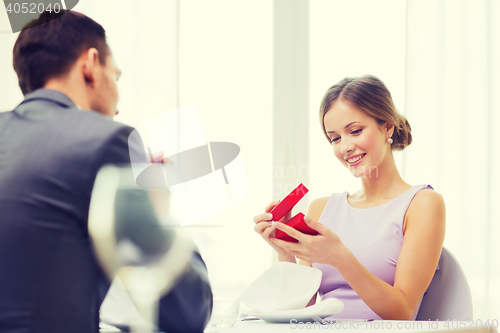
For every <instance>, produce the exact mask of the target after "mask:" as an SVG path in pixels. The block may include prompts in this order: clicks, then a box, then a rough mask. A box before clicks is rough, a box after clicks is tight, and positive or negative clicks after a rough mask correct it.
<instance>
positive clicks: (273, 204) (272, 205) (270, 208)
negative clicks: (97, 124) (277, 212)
mask: <svg viewBox="0 0 500 333" xmlns="http://www.w3.org/2000/svg"><path fill="white" fill-rule="evenodd" d="M279 202H280V200H275V201H273V202H271V203H270V204H269V205H267V206H266V209H265V212H266V213H269V212H270V211H271V210H273V208H274V207H276V205H277V204H278V203H279Z"/></svg>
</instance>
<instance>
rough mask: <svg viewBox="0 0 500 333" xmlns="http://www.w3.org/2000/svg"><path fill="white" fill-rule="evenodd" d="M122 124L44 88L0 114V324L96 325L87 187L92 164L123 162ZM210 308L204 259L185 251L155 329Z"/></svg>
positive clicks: (181, 326)
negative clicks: (184, 265)
mask: <svg viewBox="0 0 500 333" xmlns="http://www.w3.org/2000/svg"><path fill="white" fill-rule="evenodd" d="M132 131H133V128H131V127H129V126H126V125H123V124H120V123H117V122H114V121H112V120H111V119H109V118H106V117H104V116H102V115H100V114H98V113H95V112H89V111H81V110H79V109H78V108H77V107H76V106H75V104H74V103H73V102H72V101H71V100H70V99H69V98H68V97H67V96H66V95H64V94H63V93H61V92H58V91H53V90H47V89H39V90H37V91H35V92H33V93H31V94H29V95H27V96H26V98H25V100H24V101H23V102H22V103H21V104H20V105H19V106H18V107H17V108H16V109H14V110H13V111H11V112H5V113H0V332H36V333H44V332H50V333H54V332H73V333H78V332H82V333H89V332H97V331H98V326H99V307H100V304H101V302H102V300H103V297H104V295H105V292H106V291H107V288H109V280H108V279H107V278H106V277H105V276H104V274H103V271H102V270H101V268H100V267H99V265H98V263H97V261H96V258H95V257H94V254H93V251H92V248H91V243H90V240H89V234H88V231H87V219H88V210H89V202H90V195H91V191H92V187H93V184H94V180H95V177H96V174H97V172H98V170H99V168H100V167H101V166H103V165H104V164H107V163H120V164H123V163H130V157H129V142H128V141H129V134H130V133H131V132H132ZM132 144H133V148H132V149H134V150H135V151H136V152H137V153H138V154H144V152H143V150H142V144H141V143H140V142H135V143H132ZM134 145H135V146H134ZM144 156H145V154H144ZM211 307H212V292H211V289H210V285H209V283H208V277H207V271H206V266H205V264H204V262H203V260H202V259H201V257H200V255H199V254H198V253H194V254H193V258H192V261H191V267H190V269H189V270H188V272H187V273H186V274H185V275H184V276H183V277H182V279H180V282H178V284H177V285H176V286H175V287H174V289H173V290H172V291H171V292H170V293H168V294H167V295H166V296H164V297H162V299H161V300H160V317H159V324H160V327H161V329H163V330H165V331H168V332H201V331H203V328H204V327H205V325H206V322H207V321H208V318H209V316H210V312H211Z"/></svg>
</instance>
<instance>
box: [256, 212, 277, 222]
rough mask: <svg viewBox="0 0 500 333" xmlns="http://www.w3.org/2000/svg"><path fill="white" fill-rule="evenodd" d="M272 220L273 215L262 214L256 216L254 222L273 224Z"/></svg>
mask: <svg viewBox="0 0 500 333" xmlns="http://www.w3.org/2000/svg"><path fill="white" fill-rule="evenodd" d="M272 220H273V214H270V213H262V214H259V215H256V216H255V217H254V218H253V221H254V222H255V223H260V222H271V221H272Z"/></svg>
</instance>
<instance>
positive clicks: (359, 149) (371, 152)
mask: <svg viewBox="0 0 500 333" xmlns="http://www.w3.org/2000/svg"><path fill="white" fill-rule="evenodd" d="M324 124H325V129H326V132H327V134H328V137H329V138H330V141H331V142H332V147H333V152H334V153H335V156H336V157H337V158H338V159H339V161H340V163H342V164H343V165H345V166H346V167H347V168H348V169H349V170H350V171H351V173H352V174H353V175H354V177H376V175H378V167H379V166H380V165H381V164H382V163H383V162H384V161H385V159H386V158H388V155H389V154H390V155H392V154H391V149H390V145H389V144H388V143H387V139H388V138H389V137H391V136H392V133H393V131H394V130H393V127H392V126H391V128H390V129H387V128H386V126H381V125H378V123H377V121H376V120H375V118H373V117H372V116H370V115H368V114H366V113H364V112H363V111H361V110H359V109H358V108H356V107H354V106H352V105H351V104H349V103H345V102H343V101H341V100H337V101H336V102H335V103H334V104H333V105H332V107H331V108H330V110H328V112H327V113H326V114H325V117H324ZM359 157H361V159H359ZM352 158H355V161H353V162H350V161H348V160H351V159H352Z"/></svg>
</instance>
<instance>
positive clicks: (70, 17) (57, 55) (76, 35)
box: [13, 10, 109, 95]
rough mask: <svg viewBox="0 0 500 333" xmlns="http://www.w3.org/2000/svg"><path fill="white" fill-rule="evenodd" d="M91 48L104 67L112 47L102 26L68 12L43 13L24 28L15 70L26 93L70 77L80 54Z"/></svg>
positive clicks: (15, 46) (17, 51)
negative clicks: (53, 80) (62, 77)
mask: <svg viewBox="0 0 500 333" xmlns="http://www.w3.org/2000/svg"><path fill="white" fill-rule="evenodd" d="M92 47H93V48H95V49H97V51H98V52H99V62H100V63H101V64H102V65H105V64H106V57H107V56H108V54H109V47H108V44H107V43H106V32H105V31H104V28H103V27H102V26H101V25H100V24H99V23H97V22H95V21H94V20H92V19H91V18H89V17H87V16H85V15H83V14H81V13H77V12H73V11H69V10H61V11H60V12H59V13H55V12H52V13H49V12H47V11H45V12H43V13H42V14H41V15H40V16H39V17H38V18H37V19H35V20H33V21H31V22H29V23H28V24H26V25H25V26H24V27H23V29H22V31H21V32H20V34H19V37H18V38H17V41H16V44H15V45H14V51H13V52H14V70H15V71H16V73H17V76H18V78H19V86H20V87H21V90H22V92H23V94H24V95H26V94H28V93H30V92H32V91H34V90H36V89H39V88H42V87H43V86H44V85H45V83H46V82H47V80H49V79H51V78H54V77H58V76H62V75H64V74H67V73H68V71H69V70H70V68H71V67H72V66H73V65H74V64H75V62H76V60H77V59H78V58H79V57H80V55H81V54H82V53H83V52H85V51H86V50H88V49H90V48H92Z"/></svg>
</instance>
